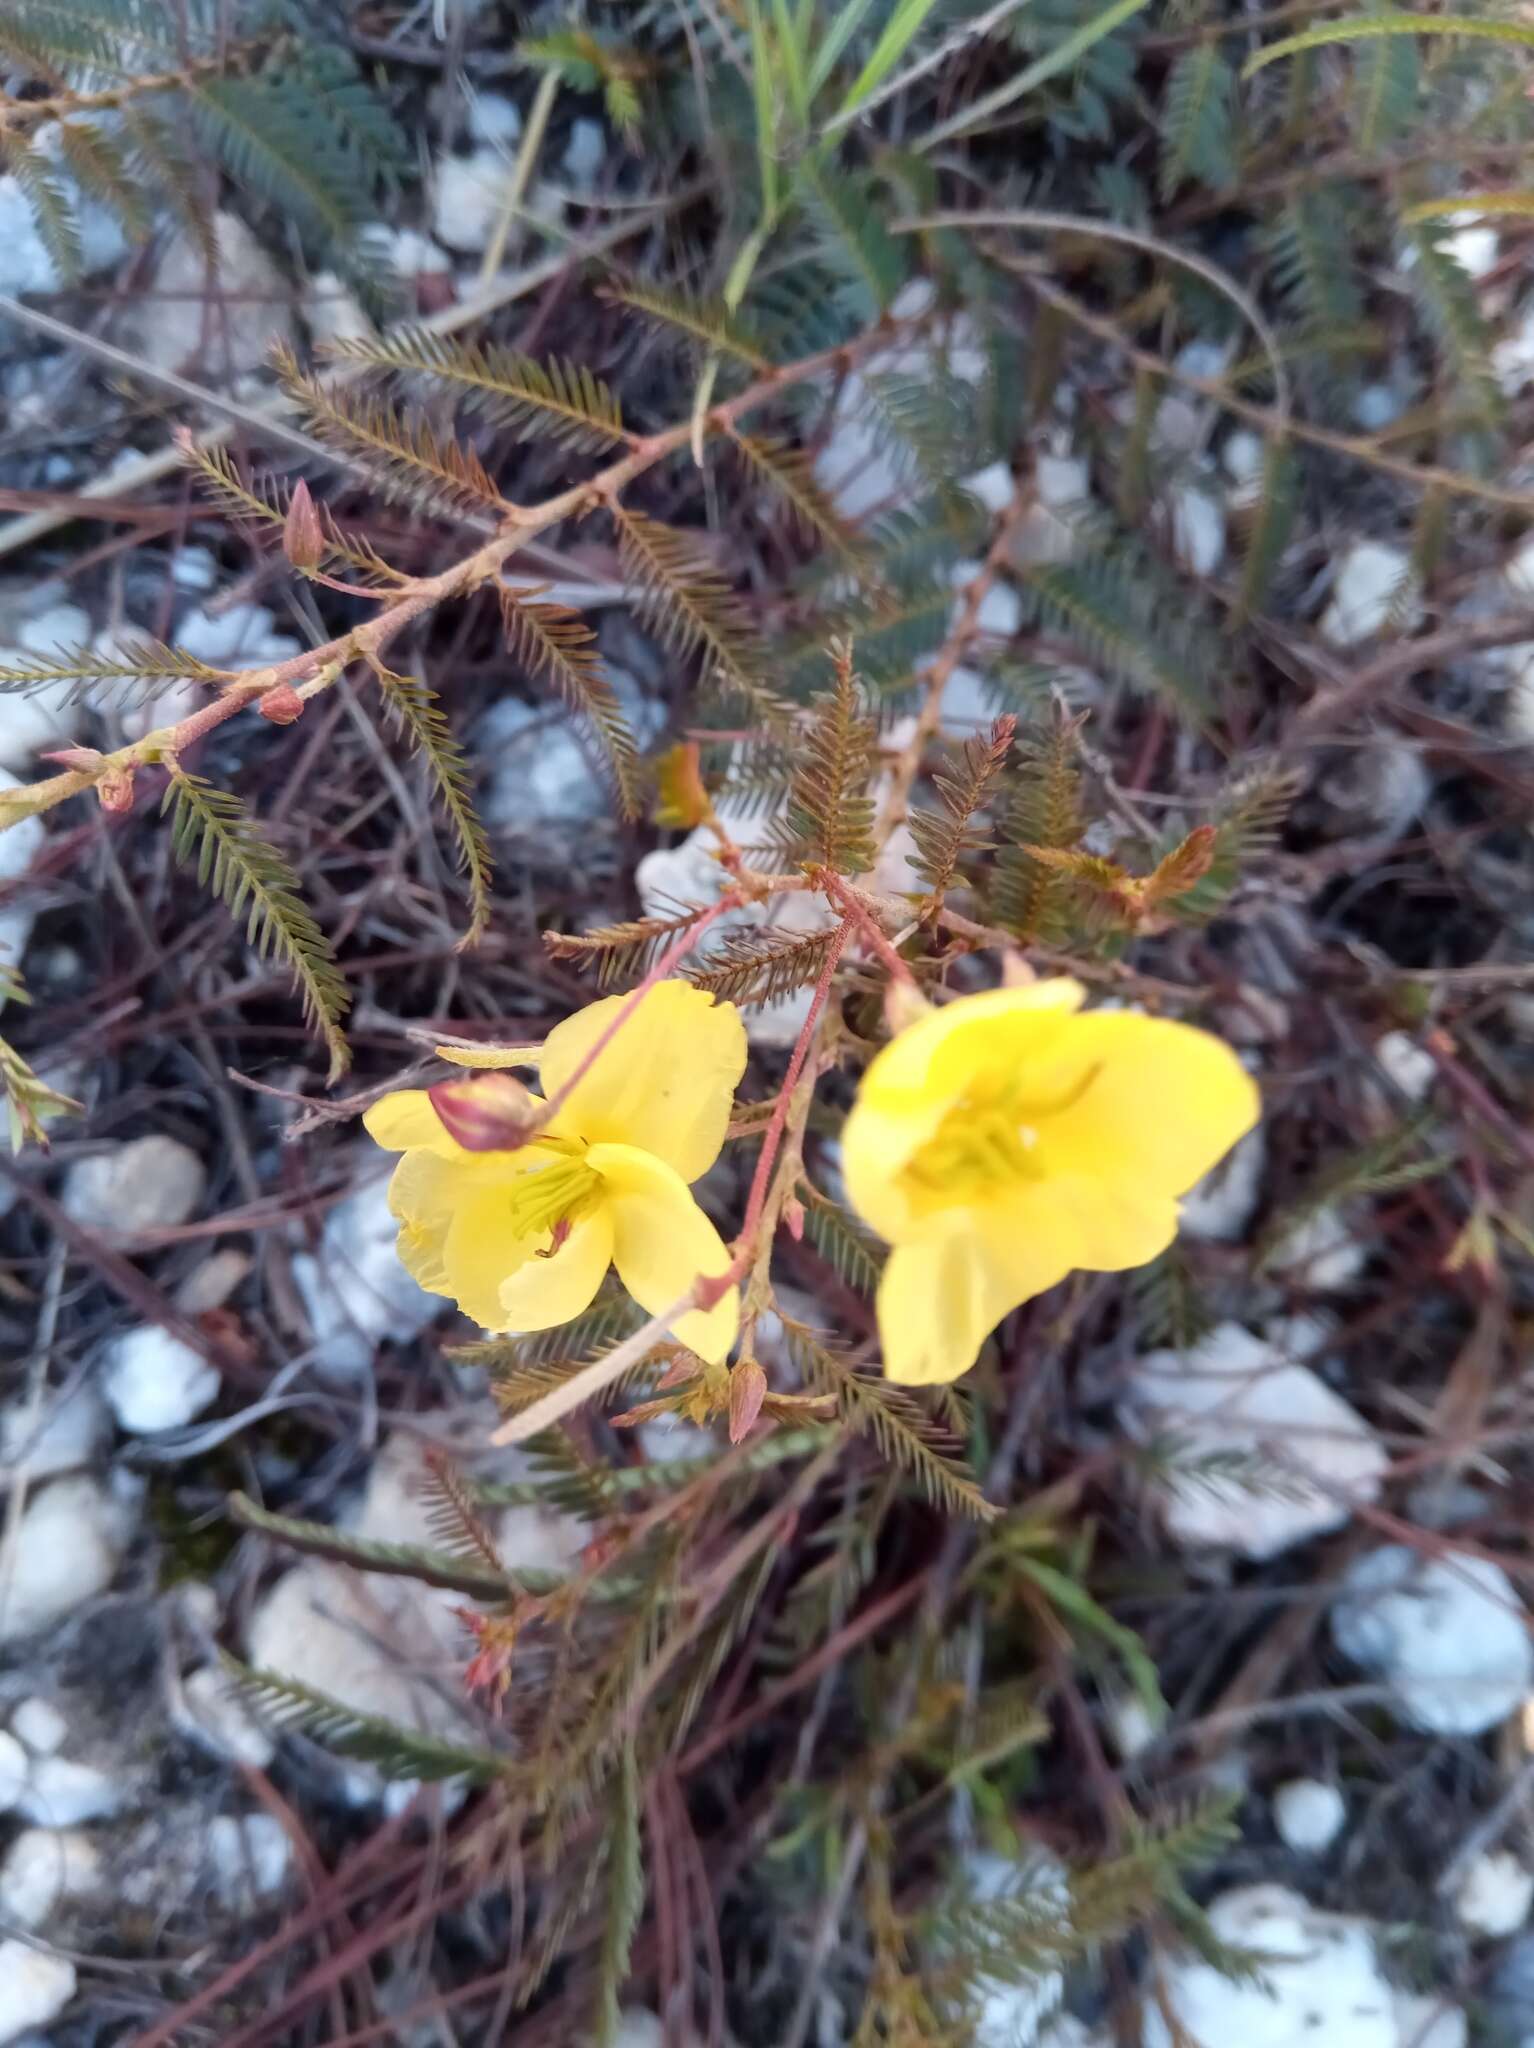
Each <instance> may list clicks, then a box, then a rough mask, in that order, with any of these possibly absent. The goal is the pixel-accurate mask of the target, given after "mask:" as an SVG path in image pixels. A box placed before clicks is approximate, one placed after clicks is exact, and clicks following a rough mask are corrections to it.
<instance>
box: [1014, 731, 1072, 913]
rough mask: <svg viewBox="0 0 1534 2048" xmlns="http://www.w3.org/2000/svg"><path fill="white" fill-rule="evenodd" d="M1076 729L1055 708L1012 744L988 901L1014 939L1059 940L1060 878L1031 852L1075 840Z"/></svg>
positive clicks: (1062, 881)
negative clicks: (1012, 771)
mask: <svg viewBox="0 0 1534 2048" xmlns="http://www.w3.org/2000/svg"><path fill="white" fill-rule="evenodd" d="M1080 729H1081V726H1080V720H1079V719H1077V718H1072V717H1071V716H1070V715H1069V714H1068V713H1067V712H1066V711H1065V709H1064V707H1063V706H1061V705H1056V707H1055V709H1054V712H1053V714H1052V716H1051V717H1050V719H1049V721H1048V723H1047V724H1046V726H1045V727H1044V729H1043V731H1042V732H1034V731H1025V732H1024V734H1023V737H1022V739H1021V741H1020V743H1019V747H1018V755H1019V760H1018V770H1017V775H1016V778H1015V780H1014V781H1013V784H1012V788H1011V792H1010V796H1009V800H1008V804H1007V814H1006V820H1005V835H1004V836H1005V840H1006V844H1005V845H1004V846H1003V848H1002V851H1001V854H1000V855H999V857H998V859H997V862H996V884H995V900H994V908H995V912H996V915H997V917H998V918H999V919H1000V920H1001V922H1002V923H1003V924H1004V925H1005V926H1006V927H1007V929H1008V930H1009V931H1013V932H1016V933H1017V935H1018V937H1019V938H1026V939H1044V940H1049V939H1052V938H1058V937H1059V936H1060V935H1061V931H1062V920H1063V916H1064V908H1065V878H1064V877H1063V876H1062V875H1061V874H1060V872H1059V870H1058V869H1056V868H1054V867H1052V866H1051V865H1050V864H1049V863H1048V862H1047V861H1041V860H1040V859H1039V858H1038V853H1037V850H1036V849H1038V848H1040V847H1045V848H1059V849H1062V850H1064V849H1066V848H1069V847H1074V846H1075V845H1076V843H1077V841H1078V840H1079V839H1080V837H1081V770H1080V765H1079V754H1078V747H1077V736H1078V734H1079V732H1080ZM1030 849H1034V850H1032V851H1031V850H1030Z"/></svg>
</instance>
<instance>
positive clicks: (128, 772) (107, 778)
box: [96, 761, 133, 811]
mask: <svg viewBox="0 0 1534 2048" xmlns="http://www.w3.org/2000/svg"><path fill="white" fill-rule="evenodd" d="M96 795H97V796H98V797H99V798H100V800H101V808H102V809H103V810H104V811H131V810H132V809H133V763H132V762H131V761H130V762H128V763H127V764H126V766H124V767H122V768H110V769H108V770H107V772H106V774H105V775H103V776H102V778H101V780H100V781H99V782H98V783H97V784H96Z"/></svg>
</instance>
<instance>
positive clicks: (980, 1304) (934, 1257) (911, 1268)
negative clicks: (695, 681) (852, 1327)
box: [878, 1202, 1074, 1386]
mask: <svg viewBox="0 0 1534 2048" xmlns="http://www.w3.org/2000/svg"><path fill="white" fill-rule="evenodd" d="M1073 1248H1074V1247H1073V1243H1072V1232H1071V1230H1070V1228H1069V1225H1066V1226H1065V1227H1063V1228H1057V1227H1056V1226H1055V1223H1054V1219H1053V1217H1052V1215H1051V1212H1050V1210H1049V1208H1048V1206H1047V1205H1046V1204H1044V1203H1031V1202H1030V1203H1027V1204H1015V1205H1011V1206H1009V1207H1008V1208H1005V1209H989V1208H987V1209H981V1210H964V1211H954V1212H953V1214H952V1216H951V1218H950V1219H948V1220H947V1227H945V1228H944V1229H942V1230H939V1231H935V1232H934V1233H933V1234H932V1235H930V1236H928V1237H925V1238H922V1239H920V1240H918V1241H917V1242H916V1243H913V1244H902V1245H897V1246H896V1247H895V1249H894V1251H892V1252H891V1253H890V1255H889V1259H888V1261H887V1263H886V1265H885V1268H884V1276H883V1278H882V1279H881V1280H880V1282H879V1297H878V1313H879V1339H880V1343H881V1345H882V1347H883V1351H884V1371H885V1376H886V1378H888V1379H892V1380H899V1381H901V1382H902V1383H903V1384H904V1385H906V1386H931V1385H933V1384H934V1383H935V1382H938V1381H945V1380H956V1379H957V1378H958V1377H959V1375H960V1374H961V1373H966V1372H968V1371H969V1369H970V1367H971V1366H972V1365H973V1364H974V1362H975V1359H976V1357H977V1356H978V1354H979V1351H980V1346H981V1345H982V1344H983V1343H984V1342H985V1339H986V1338H987V1336H989V1334H990V1332H991V1331H992V1330H994V1329H995V1327H996V1325H997V1324H998V1323H999V1322H1000V1321H1001V1319H1002V1317H1003V1316H1005V1315H1009V1314H1010V1313H1011V1311H1012V1310H1013V1309H1015V1308H1017V1307H1018V1306H1019V1305H1020V1304H1021V1303H1022V1302H1025V1301H1028V1300H1030V1299H1031V1298H1032V1296H1034V1295H1035V1294H1042V1293H1043V1292H1044V1290H1045V1288H1046V1287H1053V1286H1054V1285H1055V1283H1056V1281H1058V1280H1062V1279H1064V1277H1065V1275H1066V1274H1067V1273H1068V1272H1069V1271H1070V1269H1071V1266H1072V1264H1073V1263H1074V1260H1073V1257H1072V1252H1073Z"/></svg>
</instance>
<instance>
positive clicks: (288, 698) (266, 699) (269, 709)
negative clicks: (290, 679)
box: [256, 683, 304, 725]
mask: <svg viewBox="0 0 1534 2048" xmlns="http://www.w3.org/2000/svg"><path fill="white" fill-rule="evenodd" d="M256 709H257V710H258V711H259V712H260V714H261V716H262V717H263V718H269V719H270V720H271V722H272V724H273V725H291V724H292V723H293V721H294V719H295V718H302V717H303V715H304V700H303V698H302V697H300V696H299V694H298V692H297V690H295V689H294V687H293V685H292V684H291V683H273V685H272V687H271V688H270V689H269V690H263V691H262V693H261V696H260V698H259V699H258V701H257V704H256Z"/></svg>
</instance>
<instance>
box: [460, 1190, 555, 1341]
mask: <svg viewBox="0 0 1534 2048" xmlns="http://www.w3.org/2000/svg"><path fill="white" fill-rule="evenodd" d="M534 1248H535V1247H534V1244H533V1242H532V1241H531V1240H530V1239H526V1238H519V1237H518V1236H517V1234H516V1233H515V1231H514V1230H513V1229H512V1227H511V1218H510V1196H509V1188H508V1182H507V1176H506V1175H505V1174H504V1173H502V1174H499V1175H490V1174H486V1175H484V1176H482V1177H476V1176H472V1175H466V1176H463V1177H462V1179H461V1180H460V1182H459V1185H458V1189H457V1200H456V1203H455V1206H454V1210H453V1218H452V1221H451V1223H450V1224H449V1225H448V1229H447V1236H446V1239H445V1240H444V1243H443V1248H442V1266H443V1271H444V1274H445V1276H446V1279H447V1292H448V1293H449V1294H450V1295H451V1296H452V1297H453V1299H454V1301H456V1302H457V1304H458V1306H459V1307H460V1308H461V1309H462V1310H463V1312H464V1314H465V1315H466V1316H469V1317H471V1318H472V1319H473V1321H475V1322H476V1323H478V1324H479V1325H480V1327H481V1329H485V1330H509V1329H511V1328H512V1327H513V1324H512V1320H511V1318H510V1316H509V1315H508V1314H507V1312H506V1309H505V1306H504V1304H503V1302H502V1300H501V1288H502V1286H503V1284H504V1283H505V1282H506V1281H507V1280H509V1279H510V1278H511V1276H512V1275H513V1274H514V1273H515V1272H517V1271H518V1269H519V1268H520V1267H521V1266H523V1265H525V1264H526V1262H527V1260H528V1259H529V1258H531V1256H532V1254H533V1251H534Z"/></svg>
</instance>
